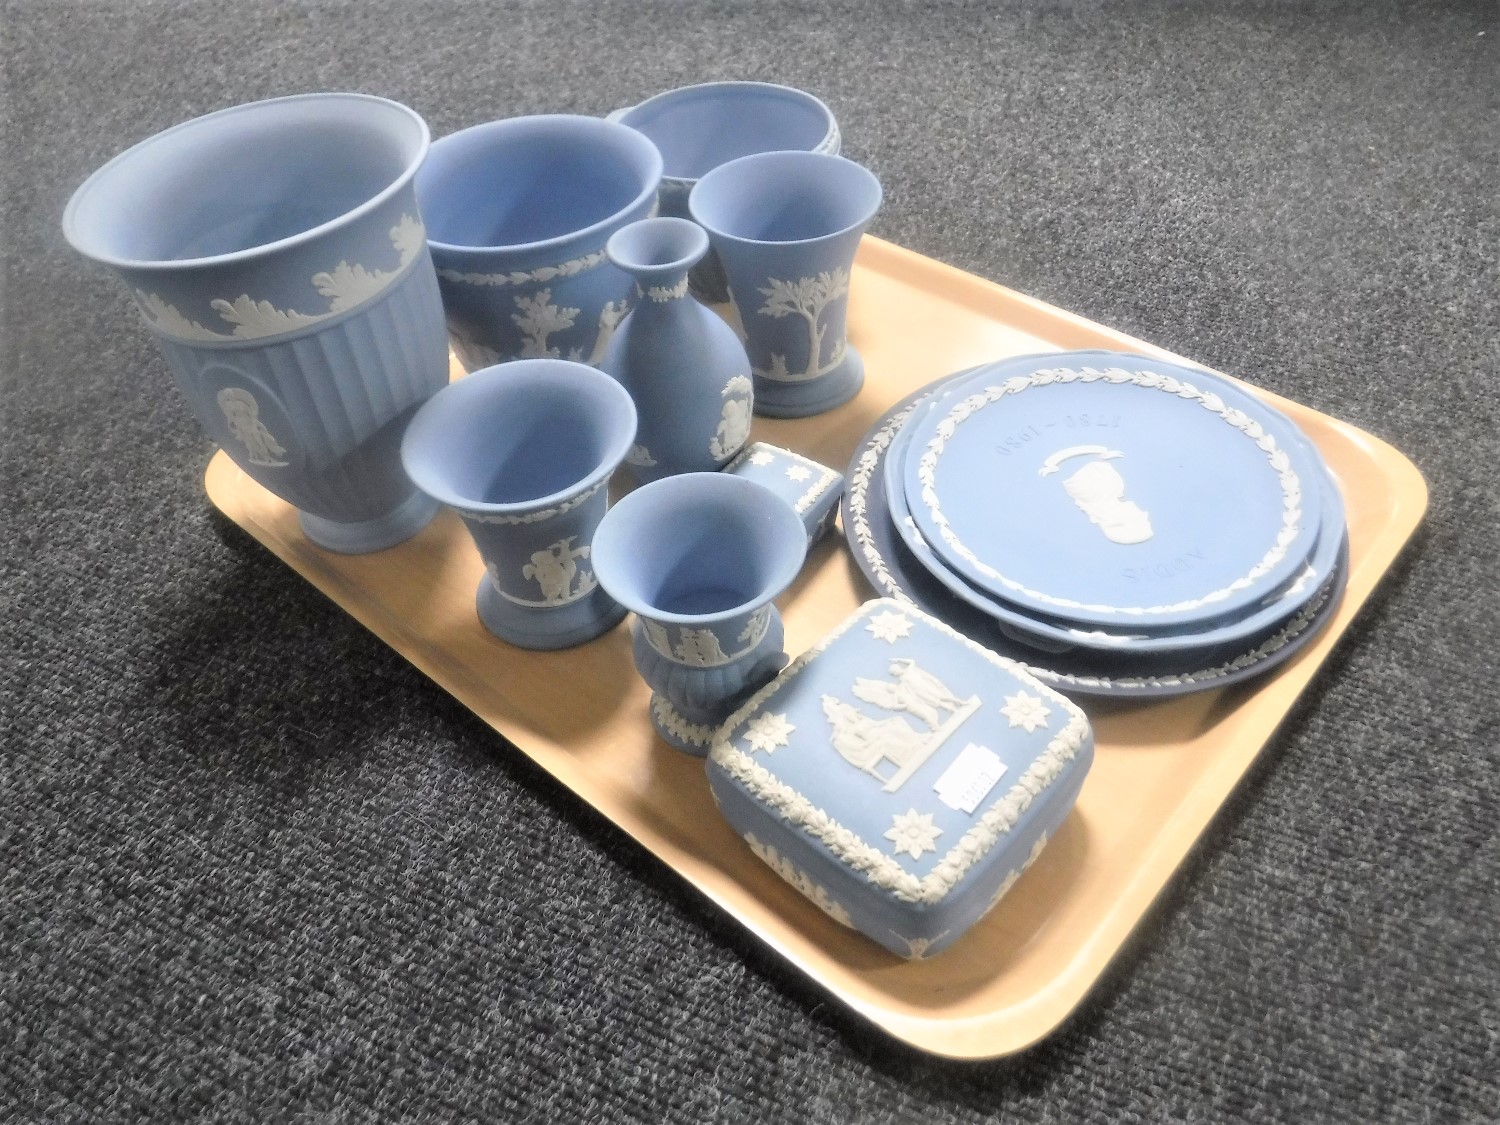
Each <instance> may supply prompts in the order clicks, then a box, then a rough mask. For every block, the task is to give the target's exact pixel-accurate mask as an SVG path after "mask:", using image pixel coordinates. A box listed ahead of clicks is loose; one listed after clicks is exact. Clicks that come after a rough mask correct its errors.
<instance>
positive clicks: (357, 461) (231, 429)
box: [63, 94, 448, 552]
mask: <svg viewBox="0 0 1500 1125" xmlns="http://www.w3.org/2000/svg"><path fill="white" fill-rule="evenodd" d="M428 142H429V138H428V131H427V126H426V124H425V123H424V122H423V120H422V119H421V118H420V117H419V116H417V114H416V113H414V112H413V111H412V110H410V109H408V108H406V107H405V106H402V105H398V104H397V103H395V102H391V101H387V100H386V99H384V98H375V97H367V96H365V95H362V94H306V95H300V96H296V97H288V98H276V99H273V100H270V101H263V102H253V103H250V104H248V105H241V106H236V107H234V108H231V109H225V110H221V111H219V112H217V113H211V114H208V115H207V116H205V117H199V118H195V119H194V120H191V121H187V122H185V123H183V124H181V125H177V126H175V127H174V128H171V129H168V130H166V131H165V132H162V133H158V134H157V135H155V136H153V137H150V138H148V139H146V140H144V141H142V142H140V143H139V144H137V145H135V146H134V147H133V148H130V149H128V150H126V151H125V152H123V153H121V154H120V155H119V156H116V157H115V158H114V159H113V160H111V161H110V162H109V163H107V164H105V165H104V166H103V167H101V168H100V169H99V170H98V171H96V172H95V173H94V174H93V175H92V176H90V177H89V178H88V179H87V180H86V181H85V182H84V183H83V184H82V185H81V186H80V187H79V188H78V190H77V191H76V192H75V193H74V194H73V197H72V199H71V200H70V201H69V203H68V206H67V209H66V211H65V212H64V215H63V231H64V233H65V235H66V236H67V238H68V241H69V242H71V243H72V244H73V246H74V248H75V249H77V250H78V251H80V252H81V253H82V254H84V255H85V256H87V257H89V258H91V259H93V260H95V261H98V262H102V263H104V264H106V265H108V266H110V267H112V268H113V269H114V270H115V271H116V272H117V273H118V274H119V275H120V277H121V278H122V279H123V280H124V282H125V284H126V285H128V286H129V287H130V290H131V293H132V294H133V295H134V297H135V299H136V302H137V304H138V305H139V306H140V309H141V312H142V313H143V314H144V316H145V319H146V323H147V325H148V326H149V328H150V329H151V330H152V332H153V333H154V334H155V335H156V337H157V340H158V342H159V344H160V346H161V350H162V352H163V354H164V356H165V357H166V360H167V366H168V367H169V368H170V369H171V372H172V375H173V377H174V379H175V381H176V383H177V385H178V387H179V388H180V389H181V391H182V393H183V394H184V395H185V396H186V397H187V399H188V402H189V403H190V404H191V406H192V408H193V411H194V413H195V414H196V415H197V418H198V420H199V422H200V423H201V424H202V425H203V427H204V429H206V430H207V431H208V433H209V435H210V436H211V437H212V438H213V439H214V440H215V441H217V442H218V443H219V445H221V446H222V447H223V449H224V451H225V452H226V453H227V454H228V455H229V456H230V457H232V458H233V459H234V461H235V462H236V463H237V464H238V465H239V467H240V468H241V469H243V470H244V471H245V472H246V473H247V474H248V475H250V476H251V477H253V478H254V479H255V480H257V481H258V482H260V483H261V484H262V485H264V486H265V487H266V488H267V489H269V490H270V491H271V492H273V493H274V494H276V495H277V496H279V497H281V498H282V499H283V500H286V501H288V502H289V503H291V504H293V505H295V506H296V507H297V508H298V509H299V512H300V515H301V522H302V527H303V530H304V531H305V532H306V533H307V535H308V537H309V538H310V539H312V540H313V541H314V542H315V543H318V544H319V545H321V546H323V547H327V548H329V549H331V550H335V551H344V552H362V551H373V550H379V549H381V548H383V547H388V546H391V545H392V544H395V543H399V542H400V541H401V540H403V539H406V538H407V537H409V536H411V535H413V534H415V533H416V532H417V531H419V530H420V529H421V528H422V527H423V525H425V524H426V523H427V521H428V520H429V519H430V518H431V517H432V515H433V513H434V512H435V511H436V506H435V505H434V504H433V503H432V502H431V501H430V500H429V499H428V498H427V497H426V496H424V495H423V494H422V493H420V492H418V491H417V490H416V489H415V488H414V487H413V486H412V484H411V482H410V481H409V480H407V478H406V476H405V474H404V473H403V472H402V471H401V461H400V453H399V447H400V442H401V434H402V430H403V428H404V426H405V424H406V422H407V420H408V419H409V418H410V417H411V414H412V412H413V411H415V410H416V408H417V407H418V406H420V405H421V404H422V403H423V402H425V401H426V400H427V399H428V398H429V397H430V396H431V395H432V394H434V393H435V392H436V391H437V390H438V389H439V388H441V387H442V386H443V385H444V384H445V383H446V382H447V378H448V348H447V339H446V333H445V331H444V327H443V310H442V304H441V299H440V297H439V293H438V286H437V278H436V276H435V275H434V273H433V266H432V260H431V258H430V256H429V254H428V251H427V245H426V240H425V233H424V231H423V227H422V220H421V217H420V215H419V213H418V209H417V201H416V195H415V192H414V190H413V186H412V184H413V179H414V177H415V175H416V172H417V169H418V167H419V166H420V165H421V163H422V161H423V159H424V158H425V156H426V154H427V151H428Z"/></svg>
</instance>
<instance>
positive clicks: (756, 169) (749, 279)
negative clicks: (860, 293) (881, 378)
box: [688, 152, 881, 418]
mask: <svg viewBox="0 0 1500 1125" xmlns="http://www.w3.org/2000/svg"><path fill="white" fill-rule="evenodd" d="M880 198H881V192H880V181H879V180H877V179H876V178H875V177H874V175H873V174H871V173H870V171H869V170H868V169H866V168H863V167H861V166H860V165H858V164H856V163H854V162H853V161H852V160H845V159H844V158H843V157H841V156H829V155H827V154H825V153H814V152H765V153H760V154H758V155H756V156H744V157H741V158H740V159H738V160H731V161H730V162H729V163H727V164H721V165H720V166H719V167H717V168H715V169H714V170H713V171H712V172H709V173H708V174H707V175H706V176H704V177H703V178H702V179H701V180H699V181H698V186H697V187H695V188H693V192H692V195H691V196H690V197H689V198H688V207H689V209H690V210H691V212H692V215H693V218H694V219H695V220H696V221H697V222H698V223H700V224H701V225H702V226H703V227H704V229H706V230H707V231H708V235H709V238H710V239H711V240H712V242H713V245H714V249H715V250H716V251H717V252H718V255H719V260H720V261H721V262H723V264H724V269H725V272H726V274H727V276H728V278H729V292H730V298H731V300H732V301H733V302H734V309H735V313H736V315H737V316H738V317H739V321H740V325H741V328H742V329H743V331H744V336H745V350H746V351H747V352H749V354H750V363H751V366H752V367H753V368H754V370H755V410H756V413H757V414H765V415H767V416H769V417H773V418H802V417H806V416H807V415H810V414H818V413H821V412H822V411H824V410H831V409H832V408H833V407H835V406H839V405H840V404H842V403H844V402H847V401H848V400H849V399H851V398H853V397H854V396H855V395H856V394H857V393H858V392H859V388H860V387H861V386H863V385H864V378H865V373H864V363H863V361H862V360H861V359H860V357H859V353H858V352H856V351H855V350H854V348H852V347H850V346H849V340H848V336H847V333H846V319H847V316H848V311H849V282H850V277H851V275H852V271H853V268H854V255H855V251H857V250H858V249H859V240H860V238H861V237H863V235H864V232H865V227H867V226H868V225H869V223H870V220H871V219H872V218H874V216H875V212H876V211H877V210H878V209H879V207H880Z"/></svg>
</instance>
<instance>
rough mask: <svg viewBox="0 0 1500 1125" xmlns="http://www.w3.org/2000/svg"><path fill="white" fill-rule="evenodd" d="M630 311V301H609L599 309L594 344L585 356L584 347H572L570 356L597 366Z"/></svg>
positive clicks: (591, 365)
mask: <svg viewBox="0 0 1500 1125" xmlns="http://www.w3.org/2000/svg"><path fill="white" fill-rule="evenodd" d="M629 311H630V303H629V302H628V301H609V302H606V303H605V306H604V307H603V308H602V309H600V310H599V327H598V329H597V330H596V331H595V332H594V346H593V347H592V348H591V349H590V350H589V354H588V355H587V356H585V355H584V354H583V349H582V348H570V349H569V350H568V358H569V359H571V360H573V361H574V362H575V363H586V364H588V365H589V366H590V367H597V366H598V364H599V361H600V360H602V359H603V358H604V349H605V348H607V347H609V342H610V340H611V339H613V337H614V334H615V329H617V328H619V327H620V321H622V320H624V319H625V314H626V313H627V312H629Z"/></svg>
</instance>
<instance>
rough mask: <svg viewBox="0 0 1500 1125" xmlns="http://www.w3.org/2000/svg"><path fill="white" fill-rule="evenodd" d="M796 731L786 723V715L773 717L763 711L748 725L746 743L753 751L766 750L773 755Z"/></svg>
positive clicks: (768, 712)
mask: <svg viewBox="0 0 1500 1125" xmlns="http://www.w3.org/2000/svg"><path fill="white" fill-rule="evenodd" d="M796 729H797V728H796V727H794V726H793V725H792V724H791V723H789V722H787V721H786V716H785V715H773V714H772V713H771V712H770V711H762V712H761V713H760V714H759V715H757V716H755V718H753V719H751V720H750V722H749V723H748V724H746V726H745V741H746V742H748V743H749V744H750V749H752V750H764V751H765V752H766V753H768V754H773V753H775V752H776V747H778V746H785V745H786V744H787V742H788V741H789V740H790V736H791V733H792V732H793V731H794V730H796Z"/></svg>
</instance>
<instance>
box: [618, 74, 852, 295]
mask: <svg viewBox="0 0 1500 1125" xmlns="http://www.w3.org/2000/svg"><path fill="white" fill-rule="evenodd" d="M608 119H609V120H610V121H618V122H620V123H621V124H622V125H629V126H630V127H631V128H632V129H636V130H638V131H640V132H642V133H644V134H645V135H646V136H647V137H649V138H650V139H651V141H652V143H654V144H655V145H656V147H657V148H658V149H660V150H661V156H662V162H663V170H662V178H661V189H660V192H659V197H660V200H661V213H662V214H663V215H666V216H671V217H675V218H679V219H686V218H689V217H690V216H689V214H688V195H689V193H691V192H692V190H693V185H695V184H696V183H697V182H698V179H699V177H701V176H704V175H706V174H707V173H708V172H710V171H712V170H713V169H714V168H717V167H718V166H719V165H720V164H725V163H727V162H729V161H731V160H736V159H738V158H739V157H741V156H749V155H750V154H751V153H756V152H781V151H785V150H796V151H803V152H831V153H834V154H835V155H836V154H837V153H838V151H839V143H840V136H839V127H838V122H836V121H835V120H834V117H833V111H832V110H830V109H829V108H828V106H826V105H825V104H824V103H823V102H822V101H820V100H819V99H817V98H816V97H814V96H813V95H812V94H809V93H807V92H806V91H804V90H797V89H793V88H792V87H790V86H778V85H775V84H774V83H770V82H702V83H699V84H697V85H694V86H680V87H678V88H677V89H675V90H667V91H665V92H664V93H660V94H657V95H656V96H655V97H650V98H647V99H646V100H645V101H643V102H641V103H640V104H638V105H633V106H630V107H628V108H626V109H619V110H616V111H615V112H614V113H611V114H610V115H609V118H608ZM688 285H689V287H690V289H691V290H692V293H693V295H694V296H695V297H697V298H698V299H699V300H702V301H709V302H713V303H718V302H723V301H727V300H729V285H728V281H727V280H726V278H725V277H724V267H723V266H722V265H720V264H719V259H718V256H717V255H716V254H714V253H713V251H712V250H710V251H709V253H708V254H706V255H704V257H703V258H702V259H701V260H700V261H699V262H698V264H697V265H695V266H694V267H693V268H692V270H691V271H690V272H689V274H688Z"/></svg>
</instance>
